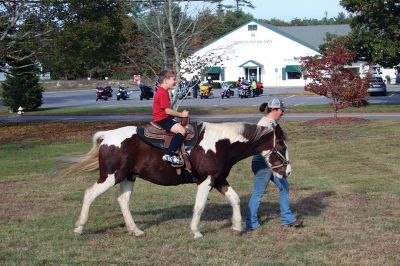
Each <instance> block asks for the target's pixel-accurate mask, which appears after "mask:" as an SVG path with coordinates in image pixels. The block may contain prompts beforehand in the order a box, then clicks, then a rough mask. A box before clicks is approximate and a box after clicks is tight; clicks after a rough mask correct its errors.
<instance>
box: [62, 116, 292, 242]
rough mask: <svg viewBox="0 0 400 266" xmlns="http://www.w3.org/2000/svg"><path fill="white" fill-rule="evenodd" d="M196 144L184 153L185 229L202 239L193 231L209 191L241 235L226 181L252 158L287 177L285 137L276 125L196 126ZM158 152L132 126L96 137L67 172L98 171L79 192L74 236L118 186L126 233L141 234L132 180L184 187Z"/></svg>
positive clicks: (233, 194)
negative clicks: (189, 198) (192, 180)
mask: <svg viewBox="0 0 400 266" xmlns="http://www.w3.org/2000/svg"><path fill="white" fill-rule="evenodd" d="M197 127H198V132H199V139H198V142H197V144H196V145H195V146H194V147H193V148H192V150H191V151H190V160H191V163H192V167H193V175H195V177H196V179H197V181H196V183H197V185H198V189H197V195H196V202H195V205H194V209H193V218H192V222H191V226H190V229H191V231H192V233H193V235H194V238H199V237H202V234H201V233H200V231H199V229H198V226H199V222H200V217H201V215H202V213H203V210H204V208H205V205H206V202H207V197H208V194H209V192H210V190H211V189H212V188H213V187H214V188H216V189H217V190H218V191H219V192H221V193H222V194H223V195H225V196H226V198H227V199H228V201H229V203H230V204H231V206H232V208H233V215H232V229H233V230H234V231H236V232H241V231H242V221H241V220H242V217H241V214H240V205H239V203H240V199H239V196H238V194H237V193H236V192H235V191H234V190H233V189H232V187H230V185H229V183H228V181H227V180H226V178H227V177H228V175H229V172H230V170H231V168H232V166H233V165H234V164H236V163H237V162H239V161H240V160H242V159H244V158H246V157H249V156H251V155H254V154H261V155H263V156H264V157H265V159H266V161H267V163H268V164H269V165H270V166H271V168H272V169H273V171H274V173H275V175H277V176H278V177H279V178H286V177H287V176H289V175H290V171H291V166H290V163H289V156H288V150H287V146H286V143H285V135H284V132H283V131H282V129H281V128H280V126H279V125H277V126H276V127H275V128H266V127H261V126H257V125H253V124H246V123H206V122H203V123H200V124H198V125H197ZM163 154H164V152H163V151H162V150H161V149H157V148H155V147H152V146H150V145H148V144H146V143H144V142H143V141H142V140H141V139H140V138H139V137H138V135H137V127H135V126H127V127H122V128H118V129H114V130H109V131H101V132H97V133H96V134H94V136H93V147H92V149H91V151H90V152H89V153H88V154H86V156H85V157H84V158H83V159H82V160H81V161H80V162H78V163H76V164H75V165H72V166H71V167H70V168H69V170H68V171H69V172H72V171H93V170H96V169H99V170H100V178H99V179H98V180H97V182H96V183H95V184H94V185H93V186H92V187H90V188H88V189H87V190H86V191H85V195H84V199H83V206H82V210H81V213H80V216H79V219H78V221H77V223H76V227H75V229H74V232H75V233H77V234H81V233H82V231H83V227H84V225H85V224H86V222H87V220H88V214H89V207H90V205H91V203H92V202H93V201H94V200H95V199H96V197H98V196H99V195H100V194H102V193H104V192H105V191H107V190H108V189H109V188H111V187H112V186H114V185H115V184H118V183H119V184H120V192H119V196H118V202H119V205H120V207H121V211H122V214H123V217H124V220H125V224H126V227H127V229H128V231H129V232H130V233H132V234H134V235H136V236H140V235H143V234H144V232H143V231H141V230H140V229H139V228H138V227H137V226H136V224H135V222H134V221H133V218H132V215H131V212H130V210H129V201H130V196H131V192H132V188H133V185H134V182H135V179H136V177H140V178H142V179H145V180H147V181H150V182H152V183H155V184H158V185H163V186H175V185H179V184H183V183H187V180H186V181H185V180H184V177H183V176H182V175H178V174H177V171H176V170H175V168H173V167H171V166H170V165H168V164H167V163H165V162H163V161H162V160H161V158H162V156H163Z"/></svg>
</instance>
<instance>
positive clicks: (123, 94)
mask: <svg viewBox="0 0 400 266" xmlns="http://www.w3.org/2000/svg"><path fill="white" fill-rule="evenodd" d="M131 93H132V92H128V88H125V87H123V86H118V92H117V101H119V100H120V99H122V100H126V99H128V98H129V94H131Z"/></svg>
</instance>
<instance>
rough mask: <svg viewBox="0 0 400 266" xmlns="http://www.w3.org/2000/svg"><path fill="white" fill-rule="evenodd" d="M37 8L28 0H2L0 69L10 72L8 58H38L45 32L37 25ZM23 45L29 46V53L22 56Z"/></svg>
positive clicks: (0, 15)
mask: <svg viewBox="0 0 400 266" xmlns="http://www.w3.org/2000/svg"><path fill="white" fill-rule="evenodd" d="M36 11H37V8H36V6H35V5H34V4H29V3H27V1H24V0H18V1H4V0H3V1H1V0H0V71H1V72H5V73H8V65H7V61H8V60H13V61H24V60H25V59H26V58H28V57H29V58H36V57H37V54H38V52H39V49H40V48H41V46H40V41H39V40H40V39H41V38H43V36H44V34H45V32H44V30H42V29H41V27H35V26H36V25H37V21H38V19H37V16H36V15H35V13H37V12H36ZM21 32H22V33H21ZM21 46H29V49H27V50H29V51H30V52H29V53H26V54H23V56H22V57H20V55H21V53H20V49H21Z"/></svg>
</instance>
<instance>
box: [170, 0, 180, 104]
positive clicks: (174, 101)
mask: <svg viewBox="0 0 400 266" xmlns="http://www.w3.org/2000/svg"><path fill="white" fill-rule="evenodd" d="M172 4H173V3H172V0H168V24H169V30H170V32H171V41H172V47H173V50H174V59H175V62H174V68H175V73H176V84H177V88H176V89H175V94H174V96H173V98H172V108H173V109H174V110H177V109H178V104H177V103H178V90H179V87H180V83H181V74H180V72H181V65H180V64H181V59H180V55H179V52H178V47H177V43H176V32H175V27H174V22H173V18H172V14H173V7H172Z"/></svg>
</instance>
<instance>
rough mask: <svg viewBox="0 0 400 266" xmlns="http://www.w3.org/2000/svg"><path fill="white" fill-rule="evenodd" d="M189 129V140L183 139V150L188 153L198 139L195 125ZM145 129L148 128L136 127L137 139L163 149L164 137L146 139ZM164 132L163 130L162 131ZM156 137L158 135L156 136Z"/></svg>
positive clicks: (191, 125)
mask: <svg viewBox="0 0 400 266" xmlns="http://www.w3.org/2000/svg"><path fill="white" fill-rule="evenodd" d="M190 128H191V130H192V133H191V137H190V139H188V138H186V139H185V142H184V144H185V150H186V151H189V150H191V149H192V148H193V146H195V145H196V144H197V139H198V131H197V124H196V123H194V124H190ZM146 129H148V128H143V127H138V128H137V134H138V136H139V138H140V139H141V140H142V141H143V142H145V143H146V144H148V145H150V146H153V147H156V148H159V149H164V136H165V135H164V136H163V137H162V138H148V137H147V136H146V134H145V133H146ZM164 131H165V130H164ZM157 136H158V135H157Z"/></svg>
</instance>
